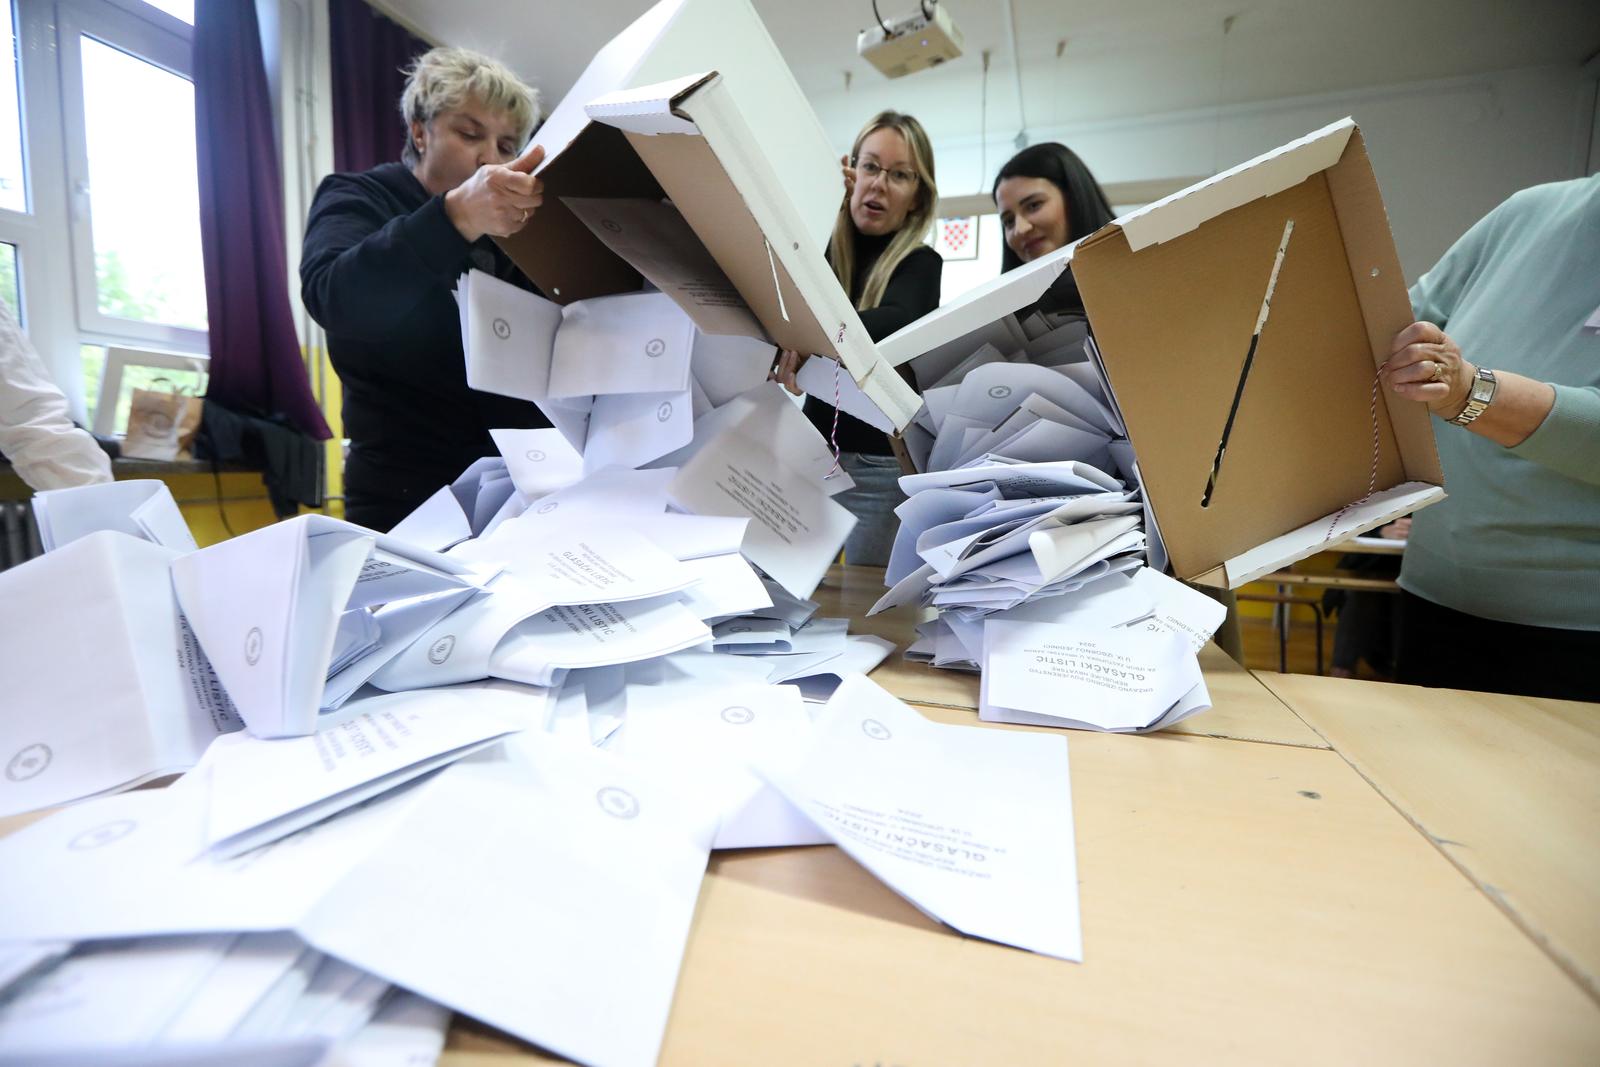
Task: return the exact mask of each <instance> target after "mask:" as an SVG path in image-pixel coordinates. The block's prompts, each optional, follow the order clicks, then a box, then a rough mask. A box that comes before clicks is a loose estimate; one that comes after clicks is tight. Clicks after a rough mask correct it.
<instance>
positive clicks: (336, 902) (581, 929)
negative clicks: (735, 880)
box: [0, 746, 714, 1065]
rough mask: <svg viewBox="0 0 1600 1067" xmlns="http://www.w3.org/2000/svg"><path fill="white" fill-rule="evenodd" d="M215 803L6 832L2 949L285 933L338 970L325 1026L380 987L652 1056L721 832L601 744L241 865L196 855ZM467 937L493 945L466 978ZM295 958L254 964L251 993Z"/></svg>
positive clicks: (438, 784)
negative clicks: (358, 987)
mask: <svg viewBox="0 0 1600 1067" xmlns="http://www.w3.org/2000/svg"><path fill="white" fill-rule="evenodd" d="M203 796H204V794H203V793H202V792H201V791H200V790H184V789H172V790H166V791H162V792H137V793H129V794H124V795H121V796H117V797H108V798H102V799H99V800H95V801H91V802H89V803H85V804H81V805H77V806H75V807H72V808H68V809H66V810H64V811H62V812H59V813H57V814H55V815H52V816H50V817H48V818H46V819H43V820H41V821H39V822H37V823H34V824H33V825H30V826H28V827H26V828H24V829H23V830H21V831H19V832H18V833H16V834H14V835H12V836H11V837H9V838H6V839H5V840H4V841H0V865H3V866H4V867H5V868H6V869H8V870H18V869H25V870H28V871H29V872H30V874H29V877H28V878H27V879H9V880H7V881H6V882H5V884H4V885H3V886H0V941H4V942H12V941H17V940H26V941H33V940H40V939H47V938H58V939H63V940H70V941H73V942H83V941H90V940H95V941H100V942H110V943H116V944H128V943H129V942H130V939H137V940H135V941H133V943H134V944H138V943H149V942H150V941H151V940H152V939H163V938H172V937H185V938H193V939H195V940H199V939H200V938H204V937H206V936H208V935H235V934H247V935H251V934H270V933H273V932H291V933H293V934H295V935H296V936H297V937H298V938H299V939H301V940H302V941H304V942H305V943H306V944H307V945H308V946H309V947H310V948H312V949H314V950H315V951H316V952H317V953H326V959H324V960H322V961H317V960H316V958H315V957H313V958H312V960H311V961H308V962H309V965H308V966H307V967H300V958H299V957H298V956H296V957H295V959H294V961H293V962H291V963H289V965H288V966H289V968H291V969H293V968H299V969H300V977H298V979H297V981H298V982H299V984H300V986H301V988H302V989H307V988H309V987H310V986H312V985H314V984H316V983H317V982H318V976H319V975H320V974H322V972H323V969H324V967H330V968H331V969H332V971H333V973H331V974H329V975H328V976H327V981H326V982H325V983H324V984H325V985H326V986H327V987H328V988H329V992H330V993H331V994H332V999H328V998H324V1001H323V1004H322V1010H321V1011H317V1012H315V1014H317V1015H321V1014H323V1013H324V1012H326V1011H335V1010H339V1009H342V1010H340V1012H339V1013H340V1014H342V1015H343V1016H345V1017H346V1019H348V1018H349V1017H350V1016H352V1015H354V1016H356V1017H359V1016H360V1014H361V1012H362V1010H363V1009H362V1008H361V1007H360V1006H359V1004H357V1005H351V1004H349V1003H348V1001H349V1000H350V999H359V1000H360V1001H363V1002H365V1001H370V1000H371V999H372V995H371V993H372V990H373V988H374V983H373V981H372V980H375V981H376V982H381V983H392V984H394V985H396V986H400V987H403V988H405V989H408V990H410V991H411V992H413V993H416V994H418V995H420V996H423V997H426V998H427V999H428V1000H431V1001H434V1002H436V1003H438V1004H441V1005H445V1006H447V1007H449V1008H453V1009H455V1010H457V1011H460V1012H462V1013H464V1014H467V1015H470V1016H472V1017H474V1018H476V1019H479V1020H481V1021H483V1022H485V1023H487V1024H489V1025H491V1026H495V1027H498V1028H500V1029H502V1030H505V1031H507V1032H508V1033H511V1034H514V1035H516V1036H518V1037H522V1038H524V1039H526V1040H529V1041H533V1042H535V1043H537V1044H539V1045H541V1046H543V1047H545V1048H548V1049H550V1050H552V1051H553V1052H555V1053H557V1054H559V1055H563V1056H567V1057H570V1058H572V1059H575V1060H578V1061H580V1062H584V1063H597V1064H621V1065H627V1064H647V1063H652V1062H654V1060H655V1057H656V1054H657V1050H658V1048H659V1045H660V1041H661V1036H662V1033H663V1030H664V1028H665V1025H666V1019H667V1014H668V1010H669V1008H670V1006H671V1001H672V993H673V989H674V986H675V984H676V980H677V973H678V967H679V963H680V960H681V958H682V954H683V946H684V941H685V938H686V937H687V934H688V929H689V923H690V919H691V917H692V915H693V911H694V905H695V900H696V898H697V897H698V894H699V890H700V883H701V879H702V877H703V875H704V872H705V863H706V857H707V847H708V845H709V843H710V839H711V834H712V831H713V827H714V823H712V822H708V821H705V820H704V818H703V816H701V815H700V814H697V813H696V812H694V811H693V810H692V808H689V807H686V806H685V805H684V803H683V802H682V801H681V800H680V799H679V797H678V795H677V791H676V790H675V789H674V788H673V787H670V786H668V785H664V784H662V783H660V782H658V781H656V780H654V779H653V778H651V777H650V776H649V775H648V774H646V773H645V772H644V771H643V770H642V769H640V768H638V767H635V766H634V765H632V764H628V763H624V762H621V761H619V760H617V759H616V758H615V757H612V756H610V755H608V754H605V753H601V752H593V753H589V752H584V751H580V750H575V749H572V748H568V747H566V746H560V747H557V746H520V747H518V748H517V749H516V750H515V751H514V753H513V752H512V751H511V750H505V749H502V750H500V754H499V755H498V756H494V757H490V756H489V754H488V753H483V754H479V755H477V756H473V757H469V758H468V759H466V760H463V761H461V762H457V763H455V764H453V765H452V766H450V767H447V768H445V769H444V770H442V771H440V772H438V773H437V774H435V775H433V776H432V777H429V778H427V779H425V780H423V781H421V782H418V783H414V784H413V785H411V786H408V787H403V788H401V789H399V790H394V791H391V792H389V793H387V794H385V795H384V796H382V797H380V798H378V799H377V800H375V801H372V802H370V803H367V804H365V805H363V806H361V807H358V808H356V809H354V810H352V811H348V812H345V813H343V814H341V815H339V816H337V817H336V818H333V819H329V820H326V821H324V822H321V823H318V824H317V825H316V826H313V827H311V828H309V829H306V830H302V831H300V832H298V833H296V834H293V835H291V836H289V837H287V838H284V839H282V840H281V841H278V842H276V843H275V844H273V845H271V846H268V847H266V848H261V849H257V850H255V851H253V852H250V853H248V854H246V855H244V856H241V857H238V858H235V859H227V860H219V859H214V858H209V857H203V858H200V859H195V858H194V857H195V856H196V854H197V852H198V851H199V846H200V845H201V843H202V842H203V840H204V836H205V830H206V825H207V822H208V818H209V815H208V812H207V810H206V805H205V803H204V802H203V799H202V798H203ZM463 828H469V829H470V830H471V832H470V833H464V832H463ZM486 846H487V847H486ZM552 871H559V872H560V877H558V878H552V877H550V872H552ZM396 931H404V936H396ZM195 935H200V938H196V936H195ZM193 943H194V942H193V941H191V944H193ZM464 945H465V946H473V945H479V946H484V945H493V946H494V951H493V952H486V953H481V954H479V955H477V956H475V957H474V958H473V959H472V960H471V965H470V966H460V965H459V963H460V960H461V951H462V946H464ZM210 948H211V949H212V950H213V951H215V950H218V949H220V950H221V951H222V952H223V953H227V952H228V948H227V947H226V945H224V944H223V941H222V940H221V939H219V940H217V941H215V942H213V943H212V945H211V946H210ZM289 955H290V951H289V947H288V946H287V945H285V944H283V943H279V947H277V948H276V950H275V955H274V956H273V958H272V959H271V960H270V961H261V962H262V966H261V967H260V968H257V969H256V970H255V971H254V972H252V980H254V981H255V982H256V983H257V984H256V988H257V989H258V990H259V989H260V988H262V987H263V985H265V984H266V983H264V982H263V981H262V978H263V976H261V975H260V974H259V973H258V972H259V970H271V969H272V968H274V967H276V968H278V969H279V972H280V974H284V973H286V972H285V971H284V964H285V961H286V960H287V959H288V957H289ZM328 961H338V963H337V966H336V967H334V966H333V965H332V964H330V963H329V962H328ZM195 969H203V968H200V967H198V966H196V967H195ZM306 970H309V971H310V976H309V978H307V977H305V971H306ZM182 980H183V981H188V982H190V984H191V988H193V984H194V983H193V979H192V978H189V977H185V978H183V979H182ZM242 980H243V978H242V977H241V981H242ZM175 981H177V979H175ZM356 983H365V986H364V988H365V989H366V990H367V992H366V993H365V994H363V995H362V996H361V997H360V998H356V997H355V993H354V990H353V986H354V985H355V984H356ZM339 990H342V991H344V992H338V991H339ZM240 999H248V998H240ZM258 999H259V998H258ZM301 999H303V998H301ZM307 1007H308V1009H310V1008H313V1007H314V1006H313V1005H308V1006H307ZM366 1010H370V1009H366ZM236 1012H237V1009H236ZM311 1013H312V1012H311V1011H308V1012H307V1014H311ZM619 1018H625V1019H626V1021H627V1024H626V1025H618V1019H619ZM283 1022H284V1020H282V1019H281V1018H280V1019H279V1020H277V1022H276V1026H274V1027H271V1028H268V1033H269V1034H270V1033H272V1032H275V1030H276V1029H277V1028H278V1027H281V1026H282V1025H283ZM347 1025H348V1023H347ZM230 1062H232V1061H231V1060H230Z"/></svg>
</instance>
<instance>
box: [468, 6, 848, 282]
mask: <svg viewBox="0 0 1600 1067" xmlns="http://www.w3.org/2000/svg"><path fill="white" fill-rule="evenodd" d="M712 70H715V71H718V72H720V73H721V74H722V76H723V77H724V78H725V79H726V80H727V81H728V82H730V83H731V84H732V86H733V88H734V91H735V92H737V93H738V94H739V101H740V105H741V107H742V108H743V109H744V112H745V114H746V116H747V117H748V119H749V126H750V131H751V132H750V136H751V142H750V143H751V144H752V145H754V146H755V147H756V148H757V150H758V151H759V154H761V155H763V156H764V157H765V158H767V159H768V160H770V161H771V163H772V165H773V167H772V169H773V172H774V174H776V176H777V182H778V185H779V186H780V187H781V188H782V189H783V190H784V192H785V194H786V195H787V196H788V198H789V200H790V201H791V202H792V203H793V204H794V205H795V211H796V214H797V215H798V217H799V218H800V219H801V220H802V225H803V227H804V231H805V234H806V241H807V243H809V244H810V245H812V246H814V247H816V248H818V249H821V248H823V247H825V246H826V242H827V239H828V234H829V233H830V232H831V231H832V228H833V222H834V217H835V215H836V213H837V212H838V208H839V199H840V183H839V170H838V157H837V156H836V155H835V154H834V151H833V146H832V145H831V144H830V142H829V141H828V136H827V134H826V132H825V131H824V130H823V128H822V124H821V122H820V121H819V120H818V119H817V116H816V113H815V112H813V111H812V110H811V106H810V104H809V103H808V102H807V101H806V98H805V94H804V93H802V92H801V90H800V86H799V84H798V83H797V82H796V81H795V80H794V75H793V74H792V73H791V72H790V71H789V68H788V65H787V64H786V63H785V62H784V60H783V55H782V54H781V53H780V52H779V51H778V47H777V45H776V44H774V43H773V40H772V37H771V35H770V34H768V33H767V29H766V27H765V26H764V25H763V24H762V22H761V19H760V17H759V16H758V15H757V14H756V12H755V9H754V8H753V7H751V5H750V3H749V0H660V2H659V3H657V4H655V5H654V6H652V7H651V8H650V9H649V10H648V11H646V12H645V13H644V14H643V15H641V16H639V18H637V19H635V20H634V21H633V23H631V24H630V25H629V26H628V27H627V28H626V29H624V30H623V31H622V32H621V33H619V34H618V35H617V36H616V37H614V38H612V40H611V41H610V42H608V43H607V44H606V45H605V47H603V48H601V49H600V51H599V52H597V53H596V54H595V56H594V58H593V59H592V60H590V62H589V65H588V67H586V68H585V70H584V72H583V74H582V75H581V76H580V77H579V78H578V80H577V82H576V83H575V84H574V85H573V87H572V89H571V90H569V91H568V92H567V95H566V96H565V97H563V98H562V100H561V102H560V103H559V104H558V105H557V106H556V108H555V110H554V111H552V112H551V113H550V116H549V118H548V119H547V120H546V121H545V123H544V125H543V126H541V127H540V128H539V130H538V132H537V133H536V134H535V136H534V141H535V142H536V143H539V144H543V145H544V146H545V150H546V156H545V161H544V163H543V164H541V165H540V168H539V171H538V174H539V177H540V178H541V179H543V181H544V183H545V200H544V204H543V206H542V207H540V208H539V210H538V211H536V212H535V213H534V214H533V217H532V218H530V219H529V220H528V224H527V226H525V227H524V228H523V229H522V230H521V231H520V232H519V233H517V234H515V235H513V236H512V237H509V238H505V239H502V240H500V242H499V243H500V245H501V247H503V248H504V249H505V250H506V253H507V254H508V255H509V256H510V257H511V259H512V261H513V262H515V263H516V264H517V266H518V267H520V268H521V269H522V271H523V273H525V274H527V275H528V277H530V278H532V279H533V280H534V282H535V283H537V284H538V286H539V288H540V289H542V290H543V291H544V292H545V294H546V295H547V296H549V297H550V298H551V299H552V300H555V301H558V302H560V303H563V304H565V303H569V302H571V301H573V300H581V299H585V298H587V297H592V296H604V295H607V294H610V293H619V292H631V291H633V290H635V289H637V288H638V287H639V282H640V278H639V274H638V272H637V271H635V270H633V268H631V267H629V266H628V265H627V264H626V263H624V262H623V261H622V260H620V259H619V258H617V256H615V255H614V254H613V253H612V252H611V251H610V250H608V249H607V248H606V247H605V245H604V244H602V243H601V242H600V241H598V240H597V239H596V238H595V237H594V236H593V234H591V233H590V232H589V230H588V229H587V228H586V227H585V226H584V225H583V224H582V223H581V222H580V221H579V220H578V219H577V217H576V216H574V215H573V214H572V212H571V211H570V210H569V209H567V208H566V207H565V206H564V205H563V204H562V203H561V200H560V198H561V197H563V196H577V197H644V198H659V197H660V196H661V189H660V186H659V185H658V184H657V183H656V182H655V180H654V179H653V177H652V176H651V175H650V172H649V169H648V168H647V167H645V166H644V165H643V164H642V163H640V162H639V160H638V159H637V157H636V156H634V155H633V154H632V153H631V152H627V151H626V149H625V147H623V145H622V141H623V139H622V136H621V134H620V132H618V131H616V130H611V129H607V128H606V127H603V126H599V127H597V125H596V124H595V123H594V122H593V120H592V118H591V116H590V115H589V114H588V113H587V111H586V107H587V105H588V104H589V103H591V102H592V101H594V100H596V99H598V98H600V97H604V96H607V95H608V94H611V93H614V92H617V91H618V90H628V89H634V88H638V87H640V86H651V85H656V84H658V83H661V82H665V81H667V80H669V79H678V78H681V77H682V76H684V75H686V74H690V73H692V72H695V71H712Z"/></svg>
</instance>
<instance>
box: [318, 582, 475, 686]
mask: <svg viewBox="0 0 1600 1067" xmlns="http://www.w3.org/2000/svg"><path fill="white" fill-rule="evenodd" d="M478 595H481V591H480V590H479V589H477V588H476V587H472V586H469V587H467V588H464V589H450V590H446V591H445V592H443V593H434V594H433V595H431V596H419V597H412V598H410V599H408V600H401V601H398V602H396V603H393V604H385V605H384V606H383V607H381V608H378V609H376V610H375V611H373V612H372V613H371V617H372V620H373V622H375V623H376V624H377V627H378V640H377V645H376V647H375V648H373V649H372V650H371V651H370V652H367V653H366V654H365V655H363V656H361V657H359V658H357V659H356V660H355V661H354V662H352V663H350V664H349V666H346V667H344V668H343V669H339V670H335V671H334V673H332V674H330V675H329V676H328V684H327V685H325V686H323V689H322V710H323V711H325V712H327V711H337V710H338V709H339V708H341V707H343V706H344V702H345V701H347V700H349V699H350V698H351V697H352V696H354V695H355V694H356V692H357V691H358V690H359V689H360V688H361V687H362V686H363V685H366V684H367V683H368V682H370V681H371V680H372V679H373V677H374V676H375V675H376V674H377V673H378V672H379V671H381V670H382V669H383V668H384V667H386V666H388V664H389V663H390V661H392V660H393V659H394V658H395V657H396V656H399V655H400V654H401V653H403V652H404V651H405V650H406V649H408V648H410V647H411V646H412V645H413V644H415V643H416V641H417V639H418V638H420V637H421V636H422V635H423V634H425V633H427V632H428V630H429V629H430V628H431V627H433V626H434V625H435V624H436V623H437V622H438V621H439V620H440V619H443V618H444V617H445V616H447V615H449V614H450V613H451V612H453V611H455V610H456V609H457V608H459V607H461V606H462V605H464V604H465V603H467V601H469V600H471V599H472V598H473V597H475V596H478Z"/></svg>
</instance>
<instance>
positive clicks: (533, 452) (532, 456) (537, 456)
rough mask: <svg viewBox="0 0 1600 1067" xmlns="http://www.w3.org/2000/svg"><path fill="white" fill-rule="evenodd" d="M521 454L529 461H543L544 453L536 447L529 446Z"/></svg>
mask: <svg viewBox="0 0 1600 1067" xmlns="http://www.w3.org/2000/svg"><path fill="white" fill-rule="evenodd" d="M523 455H525V456H527V457H528V462H529V463H543V462H544V460H545V454H544V453H543V452H542V451H540V450H539V449H537V448H530V449H528V450H527V451H526V452H524V453H523Z"/></svg>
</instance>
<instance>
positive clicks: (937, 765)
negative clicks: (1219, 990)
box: [762, 676, 1083, 961]
mask: <svg viewBox="0 0 1600 1067" xmlns="http://www.w3.org/2000/svg"><path fill="white" fill-rule="evenodd" d="M816 733H817V741H816V744H815V745H814V746H813V747H812V748H810V749H809V750H808V751H807V753H806V755H805V757H804V758H803V759H802V760H801V761H799V762H798V763H797V764H795V765H792V766H789V767H783V766H781V765H768V766H765V767H763V768H762V773H763V776H764V777H765V778H766V779H767V781H768V782H770V783H771V784H772V785H773V786H774V787H776V788H777V789H778V790H779V791H780V792H781V793H783V795H784V796H786V797H787V798H788V799H789V801H790V802H791V803H793V804H794V805H795V807H797V808H799V809H800V810H801V811H802V812H804V813H805V814H806V815H807V816H808V817H809V818H810V819H811V821H812V822H813V823H814V824H815V825H816V826H817V828H818V829H820V830H822V831H823V832H824V833H826V834H827V835H828V836H829V837H831V838H832V839H833V840H834V842H835V843H836V844H838V846H839V847H840V848H842V849H844V850H845V851H846V852H847V853H849V854H850V856H851V858H852V859H854V860H855V861H856V862H858V863H860V864H861V865H862V866H863V867H865V868H866V869H867V870H869V871H871V872H872V873H873V874H874V875H875V876H876V877H878V878H879V879H881V880H882V881H883V882H884V884H885V885H887V886H889V888H891V889H893V890H894V891H895V892H896V893H899V894H900V895H901V896H903V897H905V898H906V899H907V900H908V901H910V902H911V903H912V904H914V905H916V906H917V907H918V908H919V909H921V910H922V911H924V912H926V913H927V914H928V915H930V916H932V917H933V918H935V919H938V920H939V921H941V922H944V923H947V924H949V925H950V926H952V927H954V928H955V929H957V930H959V931H961V932H962V933H965V934H969V935H971V936H973V937H981V938H984V939H986V940H990V941H998V942H1000V943H1002V944H1007V945H1015V946H1016V947H1018V948H1024V949H1028V950H1029V951H1032V952H1039V953H1042V954H1044V955H1048V956H1056V957H1059V958H1061V959H1068V960H1080V961H1081V960H1082V958H1083V947H1082V936H1081V931H1080V925H1079V921H1078V879H1077V861H1076V847H1075V845H1074V842H1073V824H1072V787H1071V781H1070V778H1069V775H1068V769H1067V745H1066V739H1065V738H1064V737H1057V736H1047V735H1043V734H1038V733H1022V732H1007V731H999V730H984V729H978V728H975V727H970V726H943V725H939V724H937V723H932V722H929V721H928V720H926V719H924V718H923V717H922V716H921V715H919V714H917V713H916V712H915V711H913V710H912V709H911V708H909V707H907V706H906V705H904V704H902V703H901V702H900V701H898V700H896V699H895V698H894V697H892V696H890V695H889V694H888V693H886V692H884V691H883V690H882V689H880V688H879V687H878V686H876V685H874V684H873V683H872V682H870V681H868V680H867V679H865V678H862V677H860V676H855V677H851V678H849V679H847V680H846V681H845V682H844V684H843V685H841V686H840V687H839V689H838V691H837V692H835V693H834V695H833V698H832V699H831V700H830V701H829V702H828V704H827V705H826V707H825V708H824V709H823V711H822V712H821V714H820V716H819V718H818V721H817V724H816Z"/></svg>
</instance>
